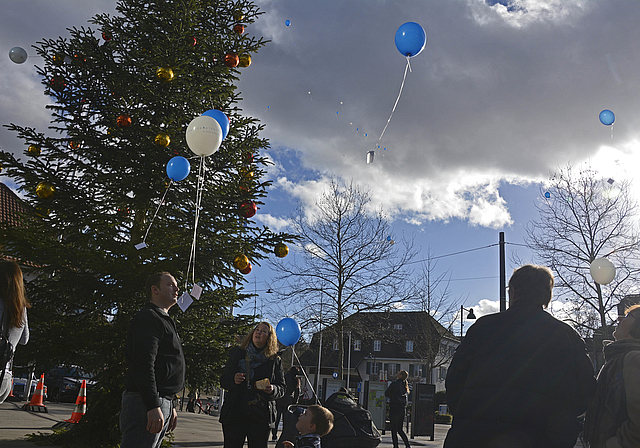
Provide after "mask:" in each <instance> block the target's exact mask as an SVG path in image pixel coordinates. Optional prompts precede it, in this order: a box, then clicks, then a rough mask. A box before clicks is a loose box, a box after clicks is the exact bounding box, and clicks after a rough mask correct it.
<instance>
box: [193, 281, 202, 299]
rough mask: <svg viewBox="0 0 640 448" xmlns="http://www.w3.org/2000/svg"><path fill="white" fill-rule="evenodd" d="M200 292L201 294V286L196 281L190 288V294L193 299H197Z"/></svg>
mask: <svg viewBox="0 0 640 448" xmlns="http://www.w3.org/2000/svg"><path fill="white" fill-rule="evenodd" d="M200 294H202V286H200V285H198V284H197V283H196V284H195V285H193V289H192V290H191V295H192V296H193V298H194V299H196V300H199V299H200Z"/></svg>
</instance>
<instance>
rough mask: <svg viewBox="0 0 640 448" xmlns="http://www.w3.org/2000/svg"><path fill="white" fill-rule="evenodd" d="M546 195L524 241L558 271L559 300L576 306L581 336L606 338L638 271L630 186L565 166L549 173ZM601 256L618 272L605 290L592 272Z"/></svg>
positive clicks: (574, 319) (573, 315) (588, 169)
mask: <svg viewBox="0 0 640 448" xmlns="http://www.w3.org/2000/svg"><path fill="white" fill-rule="evenodd" d="M542 192H543V193H544V194H543V195H542V198H543V199H542V200H540V202H538V203H537V204H536V208H537V209H538V212H539V213H540V218H539V220H538V221H534V222H532V223H530V224H529V226H528V227H527V236H526V238H525V241H526V243H527V245H528V246H529V248H530V249H531V250H532V251H533V252H534V253H535V255H536V257H537V258H538V259H539V260H541V262H542V263H544V264H546V265H547V266H549V267H550V268H551V269H552V270H553V271H554V273H555V277H556V287H557V288H558V289H557V291H558V292H557V293H556V296H558V297H559V298H563V299H565V300H566V301H568V302H570V303H571V305H572V306H571V311H572V313H571V315H570V316H569V318H568V320H569V321H571V322H572V323H573V324H574V325H575V326H576V328H578V331H580V332H581V334H583V335H586V334H589V333H590V334H593V333H594V332H596V331H598V332H601V333H602V336H603V337H604V338H607V337H609V336H610V334H609V333H610V325H611V323H612V321H613V319H614V317H613V316H611V314H610V313H611V311H612V309H613V308H614V307H615V306H616V304H617V303H618V302H619V301H620V300H621V299H622V298H623V297H624V294H625V293H626V292H627V291H628V289H629V288H630V287H631V283H632V280H635V277H636V274H637V272H638V271H637V268H636V267H635V266H633V263H632V261H631V257H632V256H633V255H635V254H636V253H637V250H638V233H637V229H636V226H635V222H634V221H635V220H634V218H635V216H636V213H637V203H636V202H635V201H634V200H633V199H632V198H631V196H630V185H629V183H628V182H626V181H613V180H612V179H602V178H601V177H600V176H599V175H598V174H597V172H596V171H595V170H593V169H591V167H590V166H588V165H586V166H585V167H584V168H582V169H579V170H574V169H573V168H572V167H571V166H567V167H565V168H561V169H559V170H558V171H557V172H555V173H552V174H551V176H550V178H549V182H548V185H547V187H546V189H544V190H543V191H542ZM601 257H606V258H608V259H609V260H611V261H612V262H613V263H614V265H615V266H616V270H617V274H616V278H615V279H614V280H613V282H611V283H610V284H609V285H606V286H603V285H599V284H597V283H596V282H595V281H593V279H592V278H591V275H590V271H589V268H590V265H591V262H592V261H593V260H595V259H596V258H601ZM594 315H595V316H596V319H594Z"/></svg>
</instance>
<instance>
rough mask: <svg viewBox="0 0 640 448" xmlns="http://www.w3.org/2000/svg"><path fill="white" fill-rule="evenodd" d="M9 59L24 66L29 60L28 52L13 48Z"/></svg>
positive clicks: (20, 48)
mask: <svg viewBox="0 0 640 448" xmlns="http://www.w3.org/2000/svg"><path fill="white" fill-rule="evenodd" d="M9 59H11V60H12V61H13V62H15V63H16V64H22V63H23V62H24V61H26V60H27V52H26V51H25V50H24V48H22V47H13V48H12V49H11V50H9Z"/></svg>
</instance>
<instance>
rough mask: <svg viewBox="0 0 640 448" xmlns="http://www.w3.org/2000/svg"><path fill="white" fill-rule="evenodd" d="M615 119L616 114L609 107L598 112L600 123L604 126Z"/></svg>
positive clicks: (610, 123)
mask: <svg viewBox="0 0 640 448" xmlns="http://www.w3.org/2000/svg"><path fill="white" fill-rule="evenodd" d="M614 121H616V116H615V115H614V114H613V112H611V111H610V110H609V109H605V110H603V111H602V112H600V123H602V124H603V125H605V126H610V125H612V124H613V122H614Z"/></svg>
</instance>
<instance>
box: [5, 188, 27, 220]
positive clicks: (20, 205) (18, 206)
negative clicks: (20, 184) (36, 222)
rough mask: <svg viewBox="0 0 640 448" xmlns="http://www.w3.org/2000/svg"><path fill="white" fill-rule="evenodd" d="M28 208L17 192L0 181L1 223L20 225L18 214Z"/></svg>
mask: <svg viewBox="0 0 640 448" xmlns="http://www.w3.org/2000/svg"><path fill="white" fill-rule="evenodd" d="M27 210H28V208H27V206H26V205H25V203H24V202H23V201H22V199H20V198H19V197H18V195H17V194H15V193H14V192H13V190H11V188H9V187H7V186H6V185H5V184H3V183H2V182H0V223H5V222H6V223H9V224H10V225H13V226H15V225H18V219H17V216H18V215H20V214H22V213H25V212H26V211H27Z"/></svg>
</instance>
